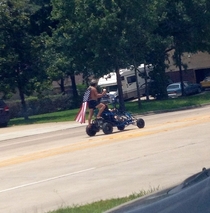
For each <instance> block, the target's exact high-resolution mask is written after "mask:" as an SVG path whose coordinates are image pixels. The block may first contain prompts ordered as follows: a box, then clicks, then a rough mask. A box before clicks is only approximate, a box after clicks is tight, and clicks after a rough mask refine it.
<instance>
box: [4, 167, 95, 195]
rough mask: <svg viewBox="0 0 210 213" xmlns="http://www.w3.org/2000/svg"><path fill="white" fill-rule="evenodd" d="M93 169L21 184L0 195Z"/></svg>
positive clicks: (5, 190)
mask: <svg viewBox="0 0 210 213" xmlns="http://www.w3.org/2000/svg"><path fill="white" fill-rule="evenodd" d="M94 169H95V167H93V168H89V169H84V170H81V171H77V172H72V173H68V174H64V175H60V176H56V177H52V178H48V179H45V180H40V181H36V182H32V183H28V184H23V185H20V186H15V187H12V188H8V189H4V190H1V191H0V193H3V192H8V191H12V190H15V189H20V188H24V187H27V186H32V185H36V184H40V183H44V182H48V181H52V180H56V179H59V178H63V177H68V176H71V175H76V174H80V173H83V172H88V171H91V170H94Z"/></svg>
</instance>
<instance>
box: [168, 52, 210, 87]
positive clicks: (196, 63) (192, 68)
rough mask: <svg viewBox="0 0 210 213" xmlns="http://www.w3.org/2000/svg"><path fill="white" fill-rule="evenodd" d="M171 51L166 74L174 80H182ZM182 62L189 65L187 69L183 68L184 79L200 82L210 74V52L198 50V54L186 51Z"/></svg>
mask: <svg viewBox="0 0 210 213" xmlns="http://www.w3.org/2000/svg"><path fill="white" fill-rule="evenodd" d="M173 52H174V51H171V52H170V53H169V62H167V64H168V66H169V67H168V68H167V69H166V74H167V75H168V76H169V77H170V78H171V80H172V81H173V82H178V81H180V76H179V68H178V67H176V66H175V65H174V62H173V60H172V55H173ZM182 62H183V63H184V64H186V65H187V70H186V71H185V70H183V72H182V73H183V80H185V81H191V82H194V83H199V82H200V81H202V80H203V79H204V78H205V77H206V76H208V75H210V54H209V53H207V52H198V53H196V54H191V53H189V54H188V53H185V54H184V55H183V56H182Z"/></svg>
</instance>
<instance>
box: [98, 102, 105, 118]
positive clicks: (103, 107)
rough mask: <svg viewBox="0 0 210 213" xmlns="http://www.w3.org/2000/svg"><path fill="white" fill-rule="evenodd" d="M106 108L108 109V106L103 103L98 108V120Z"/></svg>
mask: <svg viewBox="0 0 210 213" xmlns="http://www.w3.org/2000/svg"><path fill="white" fill-rule="evenodd" d="M105 107H106V105H105V104H103V103H100V104H99V105H97V106H96V108H98V114H97V118H100V117H101V114H102V112H103V111H104V109H105Z"/></svg>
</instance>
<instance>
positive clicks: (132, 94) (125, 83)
mask: <svg viewBox="0 0 210 213" xmlns="http://www.w3.org/2000/svg"><path fill="white" fill-rule="evenodd" d="M145 67H146V73H147V76H148V73H149V72H150V71H151V69H152V68H151V66H145ZM139 73H145V70H144V64H141V65H140V66H139V67H138V72H137V80H138V84H139V89H140V95H141V96H143V95H145V90H146V84H145V79H144V78H143V77H141V75H139ZM120 76H121V81H122V91H123V98H124V100H127V99H133V98H137V97H138V93H137V85H136V75H135V70H134V68H132V67H131V68H126V69H120ZM98 86H100V87H101V88H104V89H106V90H107V93H108V95H109V96H111V97H115V98H116V97H118V85H117V76H116V73H115V72H110V73H109V74H107V75H104V76H103V77H101V78H99V81H98Z"/></svg>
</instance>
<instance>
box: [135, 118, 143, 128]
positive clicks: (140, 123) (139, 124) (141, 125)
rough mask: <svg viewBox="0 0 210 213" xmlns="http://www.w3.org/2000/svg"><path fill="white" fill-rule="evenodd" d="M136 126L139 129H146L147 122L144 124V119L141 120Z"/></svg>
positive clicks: (138, 120)
mask: <svg viewBox="0 0 210 213" xmlns="http://www.w3.org/2000/svg"><path fill="white" fill-rule="evenodd" d="M136 125H137V126H138V128H144V126H145V122H144V120H143V119H142V118H139V119H137V121H136Z"/></svg>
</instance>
